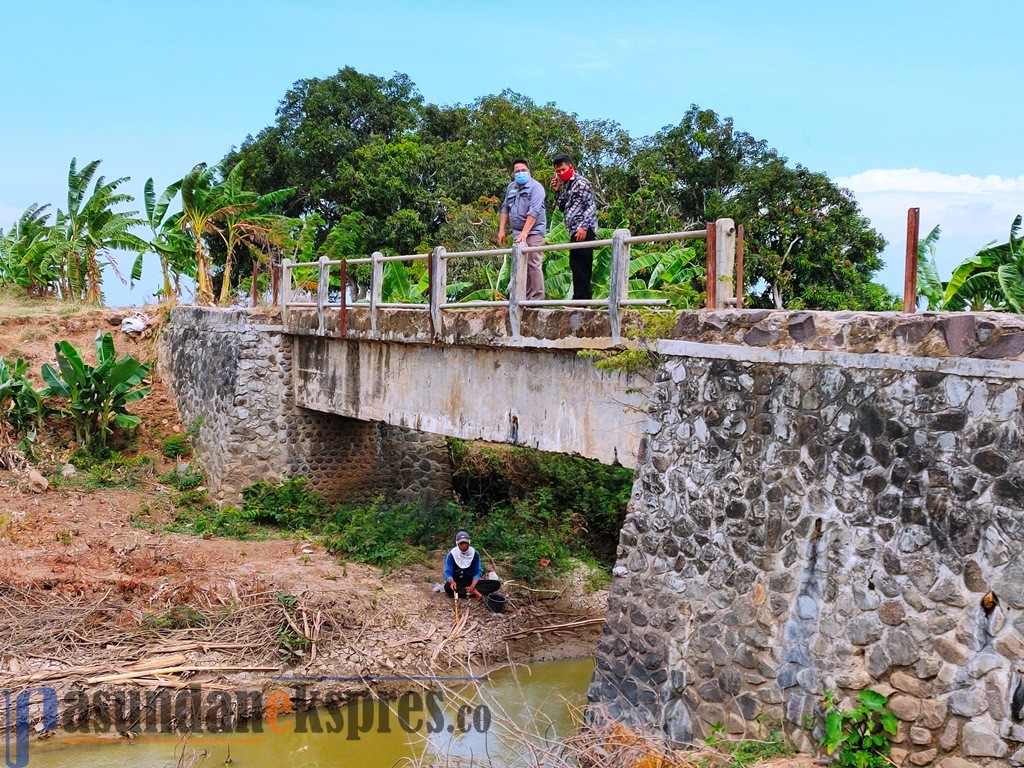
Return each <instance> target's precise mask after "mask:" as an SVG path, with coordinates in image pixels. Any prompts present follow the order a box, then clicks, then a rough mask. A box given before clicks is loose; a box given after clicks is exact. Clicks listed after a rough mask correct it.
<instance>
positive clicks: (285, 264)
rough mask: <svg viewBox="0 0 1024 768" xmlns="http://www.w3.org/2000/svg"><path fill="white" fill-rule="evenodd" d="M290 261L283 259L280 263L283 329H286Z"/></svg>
mask: <svg viewBox="0 0 1024 768" xmlns="http://www.w3.org/2000/svg"><path fill="white" fill-rule="evenodd" d="M291 266H292V261H291V259H284V260H283V261H282V262H281V280H280V283H281V321H282V322H283V323H284V327H285V328H287V327H288V287H289V286H290V285H291V282H292V273H291Z"/></svg>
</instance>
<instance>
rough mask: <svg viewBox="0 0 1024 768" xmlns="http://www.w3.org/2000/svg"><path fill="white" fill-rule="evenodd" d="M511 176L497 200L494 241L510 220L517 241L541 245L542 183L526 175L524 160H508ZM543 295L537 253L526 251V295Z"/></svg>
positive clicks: (502, 237) (543, 220)
mask: <svg viewBox="0 0 1024 768" xmlns="http://www.w3.org/2000/svg"><path fill="white" fill-rule="evenodd" d="M512 173H513V180H512V183H511V184H509V185H508V187H507V188H506V189H505V199H504V200H502V203H501V209H500V211H501V221H500V223H499V224H498V244H499V245H501V244H502V243H504V242H505V227H506V226H507V225H508V224H509V222H511V224H512V236H513V238H514V239H515V242H517V243H524V244H526V245H544V233H545V232H546V231H547V228H548V215H547V213H546V212H545V211H544V196H545V194H546V193H545V191H544V187H543V185H541V183H540V182H539V181H537V180H536V179H533V178H531V177H530V166H529V165H527V163H526V161H525V160H522V159H518V160H516V161H515V162H514V163H512ZM543 298H544V272H543V270H542V269H541V254H539V253H528V254H527V255H526V299H527V300H528V301H529V300H533V299H543Z"/></svg>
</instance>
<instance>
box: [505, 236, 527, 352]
mask: <svg viewBox="0 0 1024 768" xmlns="http://www.w3.org/2000/svg"><path fill="white" fill-rule="evenodd" d="M525 297H526V254H524V253H523V246H522V243H512V255H511V256H509V280H508V323H509V326H510V327H511V329H512V339H513V341H519V339H520V338H521V334H522V326H521V321H522V307H520V306H519V302H520V301H523V299H524V298H525Z"/></svg>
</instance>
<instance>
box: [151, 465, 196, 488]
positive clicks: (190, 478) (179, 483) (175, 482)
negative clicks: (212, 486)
mask: <svg viewBox="0 0 1024 768" xmlns="http://www.w3.org/2000/svg"><path fill="white" fill-rule="evenodd" d="M205 480H206V478H205V476H204V475H203V472H202V470H199V469H196V468H195V467H193V466H191V465H190V464H186V465H184V466H182V467H175V468H174V469H172V470H171V471H170V472H164V473H163V474H162V475H160V482H162V483H166V484H167V485H169V486H171V487H172V488H174V489H175V490H177V491H192V490H195V489H196V488H198V487H199V486H201V485H202V484H203V483H204V482H205Z"/></svg>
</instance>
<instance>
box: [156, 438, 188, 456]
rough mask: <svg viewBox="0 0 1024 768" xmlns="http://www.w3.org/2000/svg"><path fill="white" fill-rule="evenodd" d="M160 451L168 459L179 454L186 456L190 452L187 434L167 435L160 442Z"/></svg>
mask: <svg viewBox="0 0 1024 768" xmlns="http://www.w3.org/2000/svg"><path fill="white" fill-rule="evenodd" d="M160 453H162V454H163V455H164V456H166V457H167V458H168V459H176V458H178V457H179V456H188V455H189V454H190V453H192V444H191V443H190V442H189V435H187V434H184V435H169V436H167V437H166V438H164V440H163V442H161V443H160Z"/></svg>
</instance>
